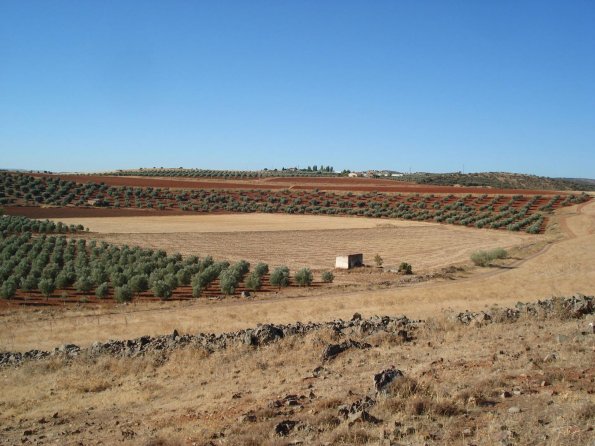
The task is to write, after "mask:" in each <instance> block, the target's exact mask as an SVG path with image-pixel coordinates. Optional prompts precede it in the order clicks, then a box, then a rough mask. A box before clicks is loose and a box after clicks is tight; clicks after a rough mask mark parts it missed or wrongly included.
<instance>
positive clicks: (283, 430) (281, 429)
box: [275, 420, 297, 437]
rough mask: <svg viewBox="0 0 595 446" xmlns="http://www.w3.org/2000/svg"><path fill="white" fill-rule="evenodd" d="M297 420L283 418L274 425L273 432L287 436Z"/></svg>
mask: <svg viewBox="0 0 595 446" xmlns="http://www.w3.org/2000/svg"><path fill="white" fill-rule="evenodd" d="M296 424H297V421H293V420H284V421H281V422H280V423H279V424H277V425H276V426H275V434H277V435H278V436H279V437H287V436H288V435H289V434H290V433H291V431H292V430H293V428H294V427H295V426H296Z"/></svg>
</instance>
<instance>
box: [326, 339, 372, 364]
mask: <svg viewBox="0 0 595 446" xmlns="http://www.w3.org/2000/svg"><path fill="white" fill-rule="evenodd" d="M370 347H372V346H371V345H370V344H368V343H366V342H357V341H354V340H352V339H350V340H348V341H345V342H341V343H340V344H329V345H327V346H326V347H325V349H324V351H323V352H322V360H323V361H330V360H331V359H334V358H335V357H337V356H338V355H339V354H341V353H343V352H344V351H345V350H348V349H350V348H359V349H367V348H370Z"/></svg>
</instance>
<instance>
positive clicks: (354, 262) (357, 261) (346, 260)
mask: <svg viewBox="0 0 595 446" xmlns="http://www.w3.org/2000/svg"><path fill="white" fill-rule="evenodd" d="M363 265H364V255H363V254H347V255H344V256H337V259H336V260H335V268H339V269H351V268H355V267H358V266H363Z"/></svg>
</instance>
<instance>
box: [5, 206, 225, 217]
mask: <svg viewBox="0 0 595 446" xmlns="http://www.w3.org/2000/svg"><path fill="white" fill-rule="evenodd" d="M4 213H5V214H7V215H22V216H24V217H29V218H83V217H93V218H95V217H149V216H150V217H158V216H169V215H188V214H189V212H187V211H182V210H180V209H165V210H162V211H160V210H157V209H130V208H107V207H106V208H94V207H80V206H77V207H40V206H7V207H5V208H4ZM205 213H206V212H195V211H192V215H200V214H205ZM225 213H227V212H223V211H211V212H208V214H225Z"/></svg>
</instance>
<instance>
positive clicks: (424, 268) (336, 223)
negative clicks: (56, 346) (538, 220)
mask: <svg viewBox="0 0 595 446" xmlns="http://www.w3.org/2000/svg"><path fill="white" fill-rule="evenodd" d="M74 220H76V221H78V222H80V223H81V224H83V225H84V226H85V227H88V228H89V229H90V231H92V232H93V234H90V235H89V237H91V238H94V239H98V240H105V241H107V242H111V243H116V244H129V245H138V246H142V247H146V248H157V249H165V250H166V251H167V252H180V253H181V254H183V255H199V256H200V255H207V254H208V255H212V256H213V257H215V258H222V259H228V260H230V261H237V260H241V259H248V260H249V261H250V262H257V261H261V262H266V263H268V264H271V265H284V264H286V265H288V266H289V267H290V268H292V269H295V268H298V267H303V266H309V267H312V268H315V269H332V268H333V267H334V261H335V257H336V256H337V255H340V254H346V253H352V252H361V253H363V254H364V259H365V261H366V263H368V264H371V265H373V263H374V262H373V258H374V256H375V255H376V254H379V255H380V256H381V257H382V258H383V259H384V266H385V268H389V269H390V268H394V267H398V265H399V264H400V262H404V261H406V262H409V263H411V264H412V265H414V266H415V268H416V271H417V272H420V273H421V272H428V271H431V270H433V269H437V268H440V267H444V266H447V265H451V264H455V263H461V262H465V261H467V260H468V258H469V255H470V254H471V253H472V252H473V251H475V250H477V249H486V248H488V249H489V248H495V247H499V246H501V247H511V246H516V245H520V244H529V243H534V242H535V241H536V240H538V238H537V237H536V236H531V235H529V234H524V233H513V232H504V231H489V230H479V229H467V228H460V227H455V226H451V225H440V224H434V223H422V222H403V221H401V220H394V219H384V220H378V219H360V218H342V217H318V216H292V215H269V214H249V215H220V216H194V217H192V216H189V217H155V218H150V217H138V218H135V217H132V218H113V219H112V218H98V219H73V220H72V221H74ZM62 221H64V222H65V223H69V222H70V221H71V220H69V219H62Z"/></svg>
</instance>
